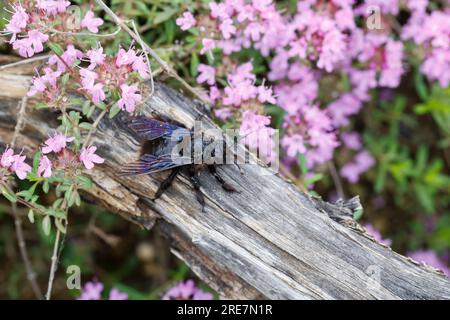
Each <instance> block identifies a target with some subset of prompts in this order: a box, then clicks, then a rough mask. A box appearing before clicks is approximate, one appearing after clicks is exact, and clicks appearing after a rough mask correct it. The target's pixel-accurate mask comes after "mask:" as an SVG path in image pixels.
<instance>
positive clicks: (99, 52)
mask: <svg viewBox="0 0 450 320" xmlns="http://www.w3.org/2000/svg"><path fill="white" fill-rule="evenodd" d="M86 57H88V58H89V61H90V62H91V64H90V65H89V67H88V69H89V70H93V69H94V68H95V67H96V66H97V65H102V64H104V63H105V57H106V55H105V54H104V53H103V48H102V47H100V48H98V49H91V50H89V51H88V52H87V53H86Z"/></svg>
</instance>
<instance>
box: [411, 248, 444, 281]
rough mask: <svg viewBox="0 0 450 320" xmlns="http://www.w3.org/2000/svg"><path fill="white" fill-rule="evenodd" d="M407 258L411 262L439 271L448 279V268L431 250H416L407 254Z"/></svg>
mask: <svg viewBox="0 0 450 320" xmlns="http://www.w3.org/2000/svg"><path fill="white" fill-rule="evenodd" d="M407 256H409V257H410V258H412V259H413V260H416V261H419V262H423V263H426V264H429V265H430V266H432V267H434V268H437V269H440V270H442V271H443V272H444V274H445V275H447V277H450V268H449V266H448V265H447V264H446V263H445V262H444V261H442V260H441V258H439V256H438V255H437V254H436V252H434V251H432V250H418V251H414V252H408V253H407Z"/></svg>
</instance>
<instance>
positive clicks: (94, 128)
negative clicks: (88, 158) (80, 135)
mask: <svg viewBox="0 0 450 320" xmlns="http://www.w3.org/2000/svg"><path fill="white" fill-rule="evenodd" d="M107 112H108V107H106V108H105V110H103V111H102V112H101V113H100V115H99V116H98V117H97V119H95V121H94V123H93V124H92V128H91V129H90V130H89V132H88V135H87V136H86V139H85V140H84V143H83V146H82V149H84V148H86V147H87V146H88V145H89V142H90V140H91V137H92V134H94V132H95V131H96V130H97V127H98V125H99V123H100V121H101V120H102V119H103V117H104V116H105V115H106V113H107Z"/></svg>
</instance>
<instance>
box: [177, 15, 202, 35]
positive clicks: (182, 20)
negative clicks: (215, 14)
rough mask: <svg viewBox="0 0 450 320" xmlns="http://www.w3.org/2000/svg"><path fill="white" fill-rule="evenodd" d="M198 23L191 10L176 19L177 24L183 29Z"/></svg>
mask: <svg viewBox="0 0 450 320" xmlns="http://www.w3.org/2000/svg"><path fill="white" fill-rule="evenodd" d="M196 23H197V21H195V18H194V16H193V15H192V13H190V12H189V11H186V12H184V13H183V15H182V16H181V17H179V18H178V19H177V20H176V24H177V26H179V27H180V29H181V30H183V31H186V30H188V29H190V28H192V27H193V26H195V24H196Z"/></svg>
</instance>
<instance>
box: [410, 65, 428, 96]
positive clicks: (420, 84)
mask: <svg viewBox="0 0 450 320" xmlns="http://www.w3.org/2000/svg"><path fill="white" fill-rule="evenodd" d="M414 84H415V86H416V90H417V94H418V95H419V97H420V99H422V101H426V100H428V98H429V92H428V87H427V85H426V83H425V80H424V78H423V76H422V73H421V72H420V71H419V70H415V72H414Z"/></svg>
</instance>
